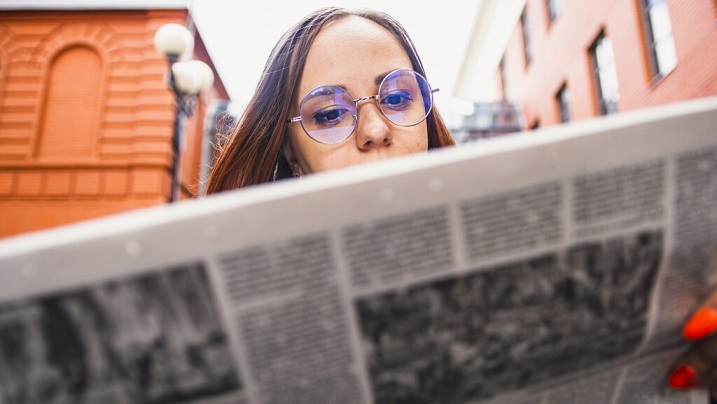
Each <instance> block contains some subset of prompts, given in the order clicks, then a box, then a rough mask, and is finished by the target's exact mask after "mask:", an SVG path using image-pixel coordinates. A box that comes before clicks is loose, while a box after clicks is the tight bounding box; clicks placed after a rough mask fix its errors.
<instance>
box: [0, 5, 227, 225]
mask: <svg viewBox="0 0 717 404" xmlns="http://www.w3.org/2000/svg"><path fill="white" fill-rule="evenodd" d="M187 17H188V16H187V11H186V10H128V11H11V12H4V15H3V23H2V24H0V217H2V219H0V237H3V236H8V235H13V234H17V233H21V232H25V231H29V230H37V229H43V228H47V227H52V226H55V225H59V224H64V223H70V222H74V221H77V220H82V219H89V218H94V217H99V216H103V215H106V214H111V213H117V212H122V211H125V210H128V209H135V208H139V207H144V206H151V205H155V204H158V203H164V202H166V201H167V199H168V195H169V189H170V187H169V184H170V177H169V176H170V168H171V164H172V148H171V139H172V133H173V121H174V99H173V96H172V94H171V92H170V91H169V89H168V87H167V84H166V81H165V77H166V73H167V70H168V66H167V62H166V60H164V58H163V57H161V56H159V55H158V54H157V53H156V52H155V50H154V44H153V37H154V32H155V30H156V29H157V28H159V27H160V26H162V25H164V24H166V23H170V22H174V23H179V24H184V23H185V22H186V20H187ZM195 49H197V50H199V51H200V54H198V55H197V53H196V51H195V56H194V57H195V58H199V59H201V60H204V61H205V62H207V63H209V64H211V60H209V59H208V54H207V53H206V50H205V49H204V45H203V43H201V39H197V43H195ZM217 97H221V98H226V97H227V95H226V91H225V90H224V88H223V86H222V84H221V81H220V80H219V78H218V77H217V81H216V83H215V88H214V89H213V90H211V91H210V92H208V93H206V94H203V95H202V97H201V98H200V99H199V100H198V108H197V111H196V112H197V113H196V115H195V117H194V118H192V119H189V120H186V121H185V125H184V136H185V144H186V147H185V151H184V154H185V155H186V156H187V158H186V159H184V160H185V161H184V165H183V172H182V174H183V175H182V179H183V189H184V194H183V195H184V197H188V196H191V195H192V193H193V192H194V191H195V190H196V189H198V184H197V178H198V169H199V168H198V166H196V167H195V166H193V165H197V164H196V156H198V155H199V153H200V152H201V150H199V148H200V147H201V136H202V133H203V131H202V126H201V125H202V122H203V120H204V117H203V114H204V110H205V107H204V105H206V103H207V102H208V101H209V100H211V99H213V98H217ZM187 160H189V161H187ZM192 164H193V165H192Z"/></svg>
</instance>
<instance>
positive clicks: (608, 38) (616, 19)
mask: <svg viewBox="0 0 717 404" xmlns="http://www.w3.org/2000/svg"><path fill="white" fill-rule="evenodd" d="M716 18H717V3H715V2H714V1H708V0H606V1H599V2H582V1H571V0H527V1H526V0H483V2H482V4H481V6H480V7H479V10H478V13H477V15H476V20H475V23H474V28H473V31H472V34H471V35H472V37H471V39H470V40H469V45H468V47H467V50H466V54H465V58H464V61H463V64H462V67H461V70H460V73H459V76H458V79H457V81H456V86H455V88H454V95H455V96H457V97H461V98H464V99H468V100H472V101H474V102H479V103H494V102H500V101H502V102H511V103H514V104H516V105H517V106H518V108H519V109H520V110H521V111H522V113H523V114H524V120H525V124H526V125H525V126H526V127H527V128H533V129H534V128H538V127H541V126H548V125H554V124H559V123H563V122H569V121H574V120H581V119H586V118H592V117H596V116H600V115H606V114H612V113H616V112H620V111H628V110H634V109H640V108H644V107H649V106H654V105H659V104H666V103H671V102H677V101H683V100H688V99H693V98H701V97H707V96H713V95H717V25H716V24H715V20H716Z"/></svg>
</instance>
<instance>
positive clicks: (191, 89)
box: [172, 62, 204, 95]
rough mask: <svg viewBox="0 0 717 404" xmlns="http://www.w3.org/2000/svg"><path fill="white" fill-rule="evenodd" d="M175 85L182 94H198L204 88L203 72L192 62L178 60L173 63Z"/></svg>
mask: <svg viewBox="0 0 717 404" xmlns="http://www.w3.org/2000/svg"><path fill="white" fill-rule="evenodd" d="M172 76H174V85H175V86H176V87H177V90H179V92H180V93H182V94H191V95H194V94H197V93H199V92H200V91H201V90H202V82H203V80H204V79H203V77H202V73H201V72H200V71H199V70H198V69H197V68H196V67H195V66H193V65H192V62H178V63H175V64H173V65H172Z"/></svg>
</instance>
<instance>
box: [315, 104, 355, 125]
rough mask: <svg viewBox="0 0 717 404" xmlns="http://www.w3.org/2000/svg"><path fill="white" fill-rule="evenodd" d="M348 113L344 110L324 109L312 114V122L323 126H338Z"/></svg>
mask: <svg viewBox="0 0 717 404" xmlns="http://www.w3.org/2000/svg"><path fill="white" fill-rule="evenodd" d="M348 112H349V111H348V109H345V108H325V109H322V110H320V111H316V112H315V113H314V122H316V124H318V125H323V126H334V125H338V124H339V123H341V121H343V119H344V116H345V115H346V113H348Z"/></svg>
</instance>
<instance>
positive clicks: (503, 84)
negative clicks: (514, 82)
mask: <svg viewBox="0 0 717 404" xmlns="http://www.w3.org/2000/svg"><path fill="white" fill-rule="evenodd" d="M498 68H499V69H500V89H501V91H502V92H503V99H504V100H505V99H507V98H508V75H507V74H506V72H505V55H504V56H503V57H502V58H500V66H499V67H498Z"/></svg>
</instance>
